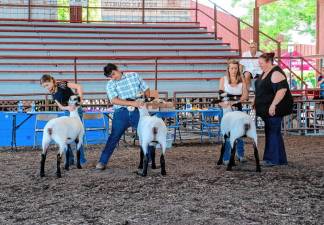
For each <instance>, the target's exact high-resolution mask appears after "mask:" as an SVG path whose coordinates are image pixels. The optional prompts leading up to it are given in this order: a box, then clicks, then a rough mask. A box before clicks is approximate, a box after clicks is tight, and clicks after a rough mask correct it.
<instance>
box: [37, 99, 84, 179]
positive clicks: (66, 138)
mask: <svg viewBox="0 0 324 225" xmlns="http://www.w3.org/2000/svg"><path fill="white" fill-rule="evenodd" d="M79 102H80V97H79V96H76V95H73V96H71V97H70V100H69V105H74V106H75V110H74V111H71V112H70V116H62V117H59V118H55V119H51V120H50V121H48V123H47V124H46V125H45V127H44V134H43V141H42V159H41V169H40V176H41V177H43V176H45V172H44V167H45V160H46V154H47V149H48V147H49V144H50V142H51V141H52V140H53V141H55V143H56V144H57V145H58V146H59V152H58V154H57V170H56V175H57V177H61V169H60V163H61V158H62V155H63V153H65V152H66V151H67V147H68V144H71V143H73V142H75V143H76V144H77V168H79V169H81V164H80V147H81V145H82V143H83V135H84V128H83V124H82V121H81V119H80V117H79V114H78V105H79ZM66 160H68V159H66ZM66 169H68V163H67V168H66Z"/></svg>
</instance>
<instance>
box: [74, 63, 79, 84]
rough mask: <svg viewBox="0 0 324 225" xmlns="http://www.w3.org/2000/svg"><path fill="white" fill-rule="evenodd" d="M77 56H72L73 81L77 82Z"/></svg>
mask: <svg viewBox="0 0 324 225" xmlns="http://www.w3.org/2000/svg"><path fill="white" fill-rule="evenodd" d="M76 61H77V58H76V57H75V58H74V82H75V83H78V77H77V62H76Z"/></svg>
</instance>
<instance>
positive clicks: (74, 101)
mask: <svg viewBox="0 0 324 225" xmlns="http://www.w3.org/2000/svg"><path fill="white" fill-rule="evenodd" d="M80 102H81V99H80V96H79V95H72V96H71V97H70V99H69V105H74V106H79V105H80Z"/></svg>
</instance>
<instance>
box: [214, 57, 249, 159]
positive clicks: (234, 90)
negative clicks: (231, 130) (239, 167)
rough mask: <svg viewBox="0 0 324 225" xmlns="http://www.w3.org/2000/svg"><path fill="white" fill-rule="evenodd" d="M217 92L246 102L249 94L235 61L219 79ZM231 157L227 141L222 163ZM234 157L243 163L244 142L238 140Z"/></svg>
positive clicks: (238, 65) (230, 63)
mask: <svg viewBox="0 0 324 225" xmlns="http://www.w3.org/2000/svg"><path fill="white" fill-rule="evenodd" d="M219 90H222V91H224V92H226V93H227V94H230V95H232V96H236V97H238V98H239V99H240V100H241V101H244V100H248V98H249V94H248V90H247V86H246V84H245V81H244V79H243V78H242V75H241V73H240V64H239V62H238V61H236V60H230V61H229V62H228V67H227V72H226V74H225V76H224V77H222V78H221V79H220V83H219ZM234 106H236V108H237V110H240V111H241V110H242V104H241V103H238V104H235V105H234ZM230 155H231V147H230V143H229V141H228V140H226V143H225V152H224V156H223V163H224V164H225V165H227V164H228V162H229V159H230ZM236 156H237V158H238V159H239V161H240V162H244V161H245V159H244V142H243V140H242V139H238V142H237V148H236Z"/></svg>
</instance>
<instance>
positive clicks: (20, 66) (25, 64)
mask: <svg viewBox="0 0 324 225" xmlns="http://www.w3.org/2000/svg"><path fill="white" fill-rule="evenodd" d="M238 54H239V53H238V51H237V50H236V49H231V46H230V45H229V44H228V43H224V42H222V40H221V38H218V39H216V40H215V38H214V34H213V33H210V32H207V30H206V28H204V27H200V26H199V24H196V23H192V24H190V23H189V24H176V23H175V24H68V23H36V22H33V23H31V22H28V23H27V22H0V94H10V93H12V94H18V93H44V90H43V89H42V88H41V87H40V85H39V78H40V77H41V75H42V74H44V73H49V74H51V75H53V76H54V77H55V78H56V79H59V80H61V79H67V80H71V81H74V78H75V74H76V75H77V79H78V82H79V83H80V84H82V85H83V86H84V89H85V91H86V92H104V91H105V84H106V82H105V77H104V76H103V73H102V68H103V66H104V65H105V64H106V63H108V62H112V63H115V64H117V65H118V66H119V68H120V70H122V71H133V72H138V73H140V75H141V76H142V77H143V78H144V79H145V80H146V81H147V82H148V84H149V86H150V87H151V88H152V89H154V79H155V71H156V70H157V77H158V90H159V91H167V92H168V93H169V95H172V93H173V92H174V91H201V90H203V91H214V90H215V89H217V87H218V80H219V78H220V77H222V76H223V75H224V72H225V69H226V61H227V59H228V58H230V57H235V56H237V55H238ZM75 57H76V62H74V60H75ZM156 58H157V68H156ZM14 84H15V85H19V88H14V89H13V88H12V85H14ZM19 98H21V97H19ZM11 99H12V98H11Z"/></svg>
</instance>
